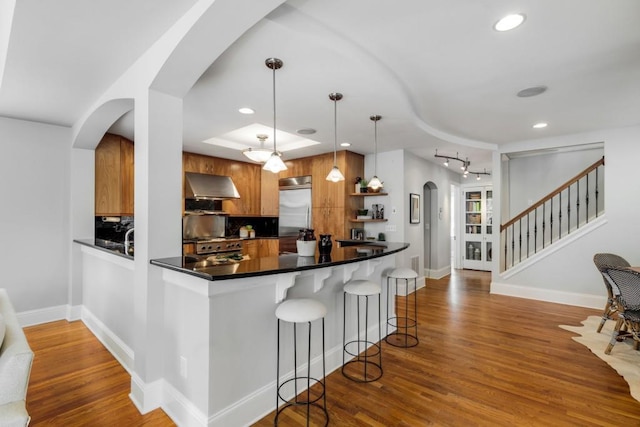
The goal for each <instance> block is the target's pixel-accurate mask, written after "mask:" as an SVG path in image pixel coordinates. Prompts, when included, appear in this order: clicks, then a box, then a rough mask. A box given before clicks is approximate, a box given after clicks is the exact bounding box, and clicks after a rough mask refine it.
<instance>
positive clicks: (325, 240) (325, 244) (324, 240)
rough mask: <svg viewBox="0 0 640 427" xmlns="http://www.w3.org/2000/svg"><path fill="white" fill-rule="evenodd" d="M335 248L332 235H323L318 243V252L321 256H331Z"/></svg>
mask: <svg viewBox="0 0 640 427" xmlns="http://www.w3.org/2000/svg"><path fill="white" fill-rule="evenodd" d="M332 248H333V242H332V241H331V234H321V235H320V240H319V241H318V252H319V253H320V255H329V254H330V253H331V249H332Z"/></svg>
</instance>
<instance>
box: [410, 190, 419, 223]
mask: <svg viewBox="0 0 640 427" xmlns="http://www.w3.org/2000/svg"><path fill="white" fill-rule="evenodd" d="M409 223H410V224H419V223H420V195H419V194H414V193H410V194H409Z"/></svg>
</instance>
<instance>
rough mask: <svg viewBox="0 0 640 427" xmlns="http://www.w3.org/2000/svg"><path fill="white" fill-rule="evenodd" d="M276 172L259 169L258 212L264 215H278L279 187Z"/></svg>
mask: <svg viewBox="0 0 640 427" xmlns="http://www.w3.org/2000/svg"><path fill="white" fill-rule="evenodd" d="M279 178H280V177H279V176H278V174H277V173H273V172H269V171H266V170H264V169H262V168H261V169H260V214H261V215H265V216H278V214H279V212H278V211H279V209H280V208H279V198H280V193H279V188H278V179H279Z"/></svg>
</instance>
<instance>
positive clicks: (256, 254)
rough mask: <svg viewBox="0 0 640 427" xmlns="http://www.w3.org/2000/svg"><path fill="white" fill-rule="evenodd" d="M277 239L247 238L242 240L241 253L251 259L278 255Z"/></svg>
mask: <svg viewBox="0 0 640 427" xmlns="http://www.w3.org/2000/svg"><path fill="white" fill-rule="evenodd" d="M278 254H279V245H278V239H248V240H244V241H243V242H242V255H248V256H249V258H251V259H256V258H266V257H270V256H278Z"/></svg>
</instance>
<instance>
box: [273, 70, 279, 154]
mask: <svg viewBox="0 0 640 427" xmlns="http://www.w3.org/2000/svg"><path fill="white" fill-rule="evenodd" d="M273 152H274V153H277V152H278V149H277V147H276V67H275V66H274V67H273Z"/></svg>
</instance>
